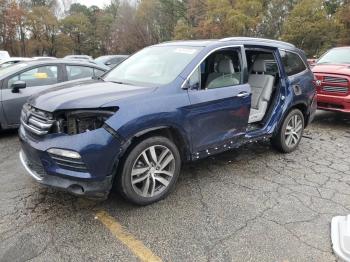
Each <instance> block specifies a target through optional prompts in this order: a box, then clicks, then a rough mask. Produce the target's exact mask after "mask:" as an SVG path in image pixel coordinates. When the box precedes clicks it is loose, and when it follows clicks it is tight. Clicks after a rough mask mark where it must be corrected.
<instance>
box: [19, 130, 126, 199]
mask: <svg viewBox="0 0 350 262" xmlns="http://www.w3.org/2000/svg"><path fill="white" fill-rule="evenodd" d="M19 137H20V141H21V146H22V150H21V152H20V160H21V163H22V165H23V166H24V168H25V169H26V171H27V172H28V173H29V174H30V175H31V176H32V177H33V178H34V179H35V180H36V181H37V182H38V183H40V184H43V185H46V186H50V187H54V188H58V189H61V190H64V191H68V192H69V193H72V194H75V195H80V196H88V197H92V198H106V197H107V196H108V194H109V192H110V190H111V188H112V183H113V176H114V172H115V170H116V166H117V164H118V159H119V154H120V148H121V143H120V141H119V140H118V139H117V138H115V137H114V136H112V135H111V134H110V133H109V132H107V131H106V130H105V129H103V128H100V129H97V130H94V131H90V132H85V133H82V134H78V135H72V136H69V135H64V134H63V135H62V134H60V135H59V134H56V135H46V136H44V137H37V136H35V135H33V134H31V133H29V132H28V131H26V130H25V129H24V128H23V127H22V126H21V127H20V130H19ZM50 148H60V149H67V150H73V151H75V152H78V153H79V154H80V155H81V160H82V161H83V162H84V164H85V166H86V170H83V171H82V170H78V171H77V170H74V169H72V168H69V167H67V168H66V167H64V166H62V165H60V164H59V163H58V162H57V161H56V160H55V159H54V158H52V156H51V155H50V154H49V153H48V152H47V150H49V149H50Z"/></svg>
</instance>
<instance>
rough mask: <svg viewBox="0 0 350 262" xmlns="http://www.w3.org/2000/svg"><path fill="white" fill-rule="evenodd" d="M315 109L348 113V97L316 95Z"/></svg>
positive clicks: (349, 99) (349, 108)
mask: <svg viewBox="0 0 350 262" xmlns="http://www.w3.org/2000/svg"><path fill="white" fill-rule="evenodd" d="M317 108H318V109H321V110H328V111H336V112H344V113H350V95H348V96H332V95H323V94H317Z"/></svg>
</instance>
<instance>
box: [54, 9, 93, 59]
mask: <svg viewBox="0 0 350 262" xmlns="http://www.w3.org/2000/svg"><path fill="white" fill-rule="evenodd" d="M90 26H91V24H90V21H89V19H88V17H87V16H86V15H84V14H83V13H77V14H72V15H69V16H67V17H65V18H64V19H62V20H61V30H62V32H63V33H64V34H66V35H68V36H69V37H70V38H71V39H72V42H73V50H72V51H73V53H74V54H85V53H87V52H86V49H87V47H86V45H87V39H88V32H89V28H90Z"/></svg>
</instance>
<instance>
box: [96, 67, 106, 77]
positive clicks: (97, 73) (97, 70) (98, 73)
mask: <svg viewBox="0 0 350 262" xmlns="http://www.w3.org/2000/svg"><path fill="white" fill-rule="evenodd" d="M104 73H105V72H104V71H102V70H100V69H96V68H95V69H94V76H97V77H100V76H101V75H103V74H104Z"/></svg>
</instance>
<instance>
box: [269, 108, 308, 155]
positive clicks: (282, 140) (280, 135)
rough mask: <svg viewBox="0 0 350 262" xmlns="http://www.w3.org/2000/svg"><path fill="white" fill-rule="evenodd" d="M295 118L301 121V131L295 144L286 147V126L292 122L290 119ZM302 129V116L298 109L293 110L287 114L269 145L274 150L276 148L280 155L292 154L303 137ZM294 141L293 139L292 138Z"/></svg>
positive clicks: (303, 121) (303, 122)
mask: <svg viewBox="0 0 350 262" xmlns="http://www.w3.org/2000/svg"><path fill="white" fill-rule="evenodd" d="M293 117H296V118H297V119H300V120H301V130H300V134H299V138H298V140H297V142H296V143H295V144H293V145H287V141H286V139H287V137H286V136H287V135H286V131H287V126H288V125H289V123H290V121H292V118H293ZM304 127H305V120H304V115H303V113H302V112H301V111H300V110H299V109H293V110H292V111H290V112H289V114H288V115H287V116H286V117H285V118H284V120H283V123H282V125H281V127H280V129H279V130H278V132H277V134H276V135H275V136H273V137H272V139H271V143H272V145H273V147H274V148H276V149H277V150H278V151H280V152H282V153H291V152H293V151H294V150H295V149H296V148H297V147H298V145H299V143H300V141H301V138H302V136H303V132H304ZM293 139H294V138H293ZM295 139H296V138H295Z"/></svg>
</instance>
